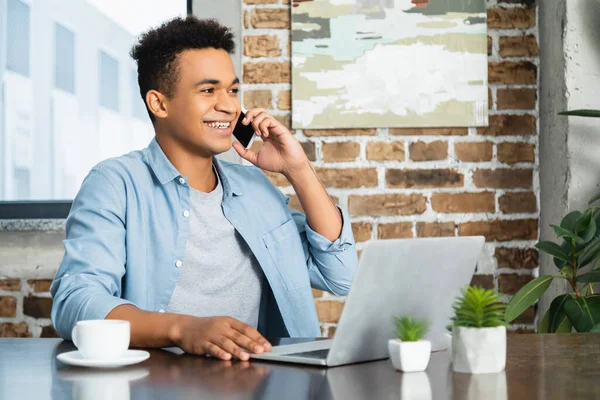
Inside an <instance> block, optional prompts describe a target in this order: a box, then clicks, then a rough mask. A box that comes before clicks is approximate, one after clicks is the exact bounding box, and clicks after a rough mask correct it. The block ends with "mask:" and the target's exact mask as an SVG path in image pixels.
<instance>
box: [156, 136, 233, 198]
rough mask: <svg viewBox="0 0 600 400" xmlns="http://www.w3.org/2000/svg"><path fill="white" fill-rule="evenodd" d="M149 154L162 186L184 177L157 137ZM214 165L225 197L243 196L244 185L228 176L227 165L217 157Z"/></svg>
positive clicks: (214, 158)
mask: <svg viewBox="0 0 600 400" xmlns="http://www.w3.org/2000/svg"><path fill="white" fill-rule="evenodd" d="M147 154H148V160H149V162H150V167H151V168H152V171H153V172H154V175H156V177H157V178H158V181H159V182H160V184H161V185H164V184H166V183H168V182H171V181H172V180H173V179H176V178H179V177H182V176H183V175H182V174H181V173H180V172H179V171H178V170H177V168H175V166H174V165H173V164H172V163H171V161H169V159H168V158H167V156H166V154H165V153H164V151H163V150H162V149H161V147H160V145H159V144H158V141H157V140H156V137H154V138H153V139H152V141H151V142H150V144H149V145H148V152H147ZM213 164H214V166H215V168H216V169H217V173H218V174H219V179H221V184H222V185H223V192H224V193H225V195H226V196H228V197H231V195H236V196H241V195H243V194H244V191H243V190H242V189H243V183H242V182H241V181H240V180H239V179H237V177H236V176H233V175H234V174H231V175H232V176H228V174H227V170H230V168H228V165H227V163H226V162H224V161H220V160H218V159H217V158H216V157H213ZM186 182H187V178H186Z"/></svg>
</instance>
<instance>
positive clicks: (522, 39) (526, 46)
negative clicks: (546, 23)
mask: <svg viewBox="0 0 600 400" xmlns="http://www.w3.org/2000/svg"><path fill="white" fill-rule="evenodd" d="M499 43H500V52H499V54H500V57H537V56H538V55H539V54H540V52H539V48H538V42H537V39H536V38H535V36H534V35H523V36H502V37H500V42H499Z"/></svg>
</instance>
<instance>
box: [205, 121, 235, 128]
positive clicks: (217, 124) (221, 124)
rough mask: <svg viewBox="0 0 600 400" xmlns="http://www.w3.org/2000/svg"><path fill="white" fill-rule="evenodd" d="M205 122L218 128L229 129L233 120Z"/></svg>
mask: <svg viewBox="0 0 600 400" xmlns="http://www.w3.org/2000/svg"><path fill="white" fill-rule="evenodd" d="M205 124H206V125H208V126H210V127H211V128H216V129H227V128H229V127H230V126H231V122H205Z"/></svg>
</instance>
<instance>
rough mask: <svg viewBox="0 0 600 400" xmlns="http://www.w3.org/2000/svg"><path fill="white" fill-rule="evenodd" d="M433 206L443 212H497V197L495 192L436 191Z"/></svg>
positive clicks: (435, 209)
mask: <svg viewBox="0 0 600 400" xmlns="http://www.w3.org/2000/svg"><path fill="white" fill-rule="evenodd" d="M431 207H432V208H433V210H434V211H437V212H441V213H478V212H495V211H496V197H495V195H494V193H493V192H481V193H434V194H433V195H432V196H431Z"/></svg>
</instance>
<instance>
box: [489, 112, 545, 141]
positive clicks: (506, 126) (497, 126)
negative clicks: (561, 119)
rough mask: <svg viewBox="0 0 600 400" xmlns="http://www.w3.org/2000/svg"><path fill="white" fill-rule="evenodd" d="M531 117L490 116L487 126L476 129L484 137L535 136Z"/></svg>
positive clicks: (533, 122) (532, 117) (533, 119)
mask: <svg viewBox="0 0 600 400" xmlns="http://www.w3.org/2000/svg"><path fill="white" fill-rule="evenodd" d="M535 131H536V127H535V117H534V116H533V115H529V114H527V115H490V117H489V126H487V127H483V128H477V133H478V134H480V135H485V136H507V135H513V136H514V135H535Z"/></svg>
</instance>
